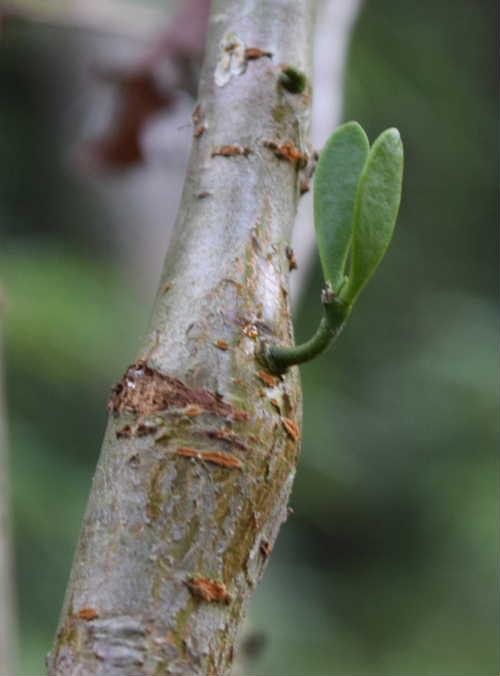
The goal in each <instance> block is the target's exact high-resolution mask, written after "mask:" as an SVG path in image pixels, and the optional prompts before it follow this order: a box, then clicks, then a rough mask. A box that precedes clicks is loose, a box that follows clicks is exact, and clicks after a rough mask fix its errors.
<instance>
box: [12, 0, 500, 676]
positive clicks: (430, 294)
mask: <svg viewBox="0 0 500 676" xmlns="http://www.w3.org/2000/svg"><path fill="white" fill-rule="evenodd" d="M137 4H138V3H131V7H132V5H137ZM158 4H159V3H157V5H158ZM163 4H168V3H163ZM496 19H497V17H496V2H494V0H478V1H472V0H420V1H419V2H414V1H413V0H366V1H365V2H364V4H363V6H362V9H361V13H360V15H359V19H358V21H357V23H356V25H355V29H354V33H353V35H352V42H351V47H350V51H349V57H348V65H347V73H346V78H345V79H346V89H345V97H346V98H345V110H344V115H343V118H344V119H357V120H359V121H360V122H361V123H362V124H363V126H365V128H366V129H367V131H368V133H369V135H370V137H371V138H372V139H373V138H374V136H375V135H376V134H378V133H379V132H380V131H381V130H382V129H384V128H385V127H387V126H393V125H395V126H398V127H399V129H400V130H401V134H402V137H403V140H404V143H405V149H406V176H405V185H404V197H403V203H402V209H401V215H400V219H399V223H398V227H397V232H396V236H395V239H394V244H393V247H392V249H391V251H390V253H389V255H388V256H387V259H386V261H385V262H384V264H383V266H382V268H381V270H380V272H379V273H378V274H377V276H376V278H375V280H374V281H373V282H372V283H371V284H370V287H369V289H368V290H367V291H366V292H365V293H364V295H363V297H362V298H361V300H360V301H359V307H358V308H357V309H356V311H355V312H354V313H353V315H352V318H351V320H350V322H349V326H348V327H347V328H346V330H345V332H344V333H343V335H342V337H341V340H340V341H339V343H338V347H337V348H336V349H335V350H334V351H332V352H331V353H329V354H328V355H326V356H324V357H322V358H321V359H318V360H317V361H315V362H313V363H311V364H310V365H307V366H304V367H303V368H302V380H303V385H304V407H305V417H304V448H303V455H302V459H301V463H300V470H299V472H298V476H297V480H296V484H295V489H294V493H293V499H292V505H293V507H294V510H295V513H294V516H293V517H292V518H290V519H289V521H288V522H287V523H286V525H284V526H283V529H282V531H281V534H280V537H279V540H278V543H277V546H276V548H275V551H274V553H273V556H272V559H271V562H270V565H269V567H268V570H267V572H266V575H265V578H264V581H263V583H262V585H261V587H260V588H259V590H258V592H257V594H256V596H255V599H254V601H253V603H252V608H251V622H250V625H251V628H250V632H251V636H250V639H249V640H248V641H247V652H248V653H249V654H248V658H247V663H246V667H245V669H246V672H245V673H246V674H255V675H256V676H295V675H296V676H313V675H314V676H316V675H317V676H320V675H321V676H330V675H332V676H420V675H429V676H493V675H496V674H497V673H498V670H499V663H498V649H497V640H498V619H499V614H498V593H497V577H496V542H497V507H496V506H497V462H496V453H495V447H496V442H497V440H498V432H499V430H498V426H499V418H498V404H499V401H498V400H499V396H498V395H499V392H498V358H497V350H496V345H497V336H498V323H497V319H496V317H497V314H496V301H497V223H496V217H497V212H496V191H497V179H498V175H497V158H496V151H497V136H496V112H497V107H496V106H497V80H496V58H497V55H496V48H495V47H496V44H495V43H496V40H495V37H496V32H495V27H496V25H497V20H496ZM90 33H91V31H90V32H89V31H88V30H82V29H80V28H74V27H73V28H70V27H68V28H64V27H61V26H58V27H54V26H51V25H50V23H43V22H41V23H34V22H30V21H13V22H11V23H9V24H8V25H6V26H5V27H4V28H3V30H2V35H1V36H0V235H1V245H0V279H1V284H2V286H3V288H4V290H5V295H6V296H7V299H8V302H7V310H6V312H5V319H4V331H5V342H6V350H5V371H6V373H5V379H6V391H7V398H8V414H9V428H10V435H9V436H10V460H11V481H12V499H13V528H14V544H15V558H16V571H17V593H18V614H19V632H20V648H19V653H20V655H19V658H20V665H19V674H20V675H21V676H31V675H34V676H38V675H39V674H42V673H44V667H43V659H44V656H45V654H46V652H47V651H48V649H49V647H50V643H51V640H52V636H53V632H54V630H55V627H56V622H57V617H58V612H59V609H60V606H61V602H62V597H63V593H64V588H65V585H66V581H67V576H68V572H69V568H70V564H71V558H72V552H73V548H74V546H75V541H76V538H77V535H78V532H79V525H80V519H81V515H82V513H83V509H84V506H85V502H86V498H87V494H88V491H89V487H90V481H91V478H92V473H93V470H94V467H95V463H96V459H97V455H98V450H99V446H100V441H101V435H102V432H103V429H104V423H105V418H106V411H105V404H106V400H107V397H108V393H109V389H110V386H111V385H112V383H113V382H114V381H115V380H116V379H117V378H118V377H119V375H120V374H121V372H122V371H123V369H124V367H125V365H127V364H128V363H129V362H130V361H131V360H132V359H133V358H134V355H135V351H136V348H137V345H138V344H139V339H140V336H141V335H142V333H143V332H144V331H145V327H146V325H147V320H148V315H149V307H150V302H151V298H152V294H153V291H154V288H155V285H156V281H157V279H158V276H159V265H160V261H161V257H162V255H163V254H162V253H161V252H162V251H163V250H164V249H165V247H166V243H167V239H168V234H167V233H166V232H165V228H164V222H165V220H166V219H168V220H169V222H170V221H171V220H172V218H173V215H174V214H175V210H176V205H177V202H178V199H179V190H180V187H181V184H182V172H181V168H182V166H183V163H184V162H185V156H186V153H187V147H185V144H184V142H183V141H182V134H183V131H182V130H183V125H184V126H186V125H189V123H190V117H189V113H190V110H191V109H190V107H189V106H188V107H187V108H186V111H188V112H186V111H184V109H183V108H182V106H181V107H180V108H179V109H178V110H177V114H178V116H179V120H180V121H179V124H178V129H179V135H178V136H177V137H176V140H174V141H172V144H171V145H170V146H169V148H170V150H169V151H168V152H169V153H170V156H169V162H168V163H167V164H169V168H167V169H161V162H162V160H161V158H159V159H158V158H157V159H156V160H155V161H153V163H152V164H150V165H148V166H147V167H139V168H136V169H132V170H128V171H127V172H120V173H109V172H107V173H103V172H91V171H88V169H87V170H83V171H82V169H81V168H80V169H76V165H77V164H78V161H77V160H76V159H75V158H77V156H78V145H79V143H81V141H82V138H84V137H85V136H86V135H89V134H91V133H92V132H93V129H94V127H95V126H98V125H99V124H100V119H101V117H102V114H103V113H102V110H103V108H104V109H105V108H106V106H107V105H109V101H107V99H106V100H105V98H106V96H107V94H103V92H102V91H101V90H100V89H99V86H98V85H92V84H89V75H88V72H87V71H88V68H87V66H88V62H89V54H92V52H93V51H94V50H96V45H97V47H98V48H99V49H98V53H99V54H100V55H101V56H102V55H104V56H105V55H106V50H107V49H109V50H111V47H112V53H113V56H114V57H115V56H116V54H117V53H118V52H119V51H120V49H121V50H122V51H124V52H127V53H128V54H130V52H131V50H132V49H136V48H138V47H137V45H136V44H135V42H134V41H133V40H132V41H128V42H126V44H125V43H123V44H122V41H120V40H119V39H118V38H116V37H113V36H111V35H109V36H107V35H105V34H103V33H99V34H96V35H91V34H90ZM325 58H328V55H327V54H325ZM97 90H98V91H97ZM103 97H104V98H103ZM96 111H97V112H96ZM183 111H184V112H183ZM100 116H101V117H100ZM96 118H97V120H96ZM189 135H190V131H189V129H188V137H189ZM176 143H177V146H176V145H175V144H176ZM172 167H174V169H175V168H176V167H177V169H176V170H175V171H174V169H172ZM179 174H180V175H181V178H179ZM145 224H146V225H147V227H146V225H145ZM156 251H160V255H159V257H158V255H157V257H156V258H154V257H153V258H151V256H152V253H151V252H156ZM134 252H135V253H136V255H134ZM155 255H156V254H155ZM151 261H152V262H151ZM320 284H321V279H320V271H319V268H318V267H317V266H316V268H315V271H314V274H313V275H312V276H311V278H310V280H309V282H308V285H307V288H306V289H305V290H304V293H303V296H302V303H301V307H300V310H299V312H298V315H297V321H296V325H297V333H298V337H299V338H304V337H306V336H307V334H309V333H310V331H311V327H312V326H313V325H314V324H315V322H316V321H317V315H318V308H317V302H316V299H317V296H318V289H319V286H320Z"/></svg>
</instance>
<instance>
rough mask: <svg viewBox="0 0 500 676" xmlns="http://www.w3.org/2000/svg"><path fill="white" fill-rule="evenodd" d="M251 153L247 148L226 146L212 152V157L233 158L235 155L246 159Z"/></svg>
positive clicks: (235, 145)
mask: <svg viewBox="0 0 500 676" xmlns="http://www.w3.org/2000/svg"><path fill="white" fill-rule="evenodd" d="M251 152H252V150H251V148H248V147H247V146H240V145H237V144H234V145H226V146H220V147H219V148H215V149H214V150H212V157H234V156H235V155H243V156H244V157H247V156H248V155H250V153H251Z"/></svg>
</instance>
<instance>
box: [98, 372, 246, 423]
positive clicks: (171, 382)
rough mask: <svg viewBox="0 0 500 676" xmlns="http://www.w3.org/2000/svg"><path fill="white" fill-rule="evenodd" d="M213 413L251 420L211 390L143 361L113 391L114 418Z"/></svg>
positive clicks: (111, 403) (110, 401)
mask: <svg viewBox="0 0 500 676" xmlns="http://www.w3.org/2000/svg"><path fill="white" fill-rule="evenodd" d="M189 407H196V408H195V410H196V412H198V411H202V412H204V413H212V414H213V415H216V416H221V417H226V418H232V419H233V420H248V413H246V411H243V410H241V409H238V408H235V407H234V406H232V405H231V404H229V403H227V402H225V401H224V400H223V399H222V398H221V395H220V394H218V393H215V392H211V391H210V390H205V389H193V388H191V387H189V386H188V385H186V384H185V383H183V382H182V381H181V380H179V379H178V378H172V377H171V376H167V375H165V374H163V373H160V372H159V371H157V370H155V369H152V368H151V367H150V366H148V365H147V364H146V362H145V361H144V360H138V361H136V362H135V363H134V364H132V365H131V366H129V368H128V369H127V371H126V372H125V375H124V376H123V377H122V378H121V380H120V381H119V382H118V383H117V384H116V385H115V387H114V388H113V390H112V393H111V398H110V400H109V403H108V409H109V410H110V411H111V412H112V413H115V414H120V413H123V412H124V411H128V412H130V413H135V414H137V415H139V416H144V417H146V416H149V415H153V414H155V413H159V412H160V411H166V410H167V409H169V408H181V409H187V410H190V409H189ZM191 410H192V408H191Z"/></svg>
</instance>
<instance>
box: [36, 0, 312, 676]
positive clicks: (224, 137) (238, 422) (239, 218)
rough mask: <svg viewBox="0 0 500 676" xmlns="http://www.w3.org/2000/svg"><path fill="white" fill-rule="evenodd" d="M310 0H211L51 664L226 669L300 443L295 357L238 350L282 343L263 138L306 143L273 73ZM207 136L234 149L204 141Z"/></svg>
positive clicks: (289, 216)
mask: <svg viewBox="0 0 500 676" xmlns="http://www.w3.org/2000/svg"><path fill="white" fill-rule="evenodd" d="M311 5H312V3H310V2H307V0H297V1H296V2H293V3H290V2H288V1H287V0H274V1H273V2H263V1H260V0H248V1H241V0H240V1H238V2H236V0H219V2H215V6H214V8H213V11H212V16H211V20H210V27H209V40H208V48H207V55H206V60H205V65H204V68H203V70H202V75H201V81H200V90H199V101H198V108H197V115H196V118H197V119H199V116H200V115H201V116H202V118H201V119H202V120H203V125H204V127H205V130H204V133H203V134H195V138H194V140H193V149H192V153H191V158H190V163H189V168H188V173H187V178H186V183H185V187H184V193H183V198H182V203H181V207H180V211H179V215H178V219H177V224H176V229H175V235H174V239H173V243H172V245H171V247H170V250H169V253H168V256H167V259H166V262H165V267H164V271H163V275H162V279H161V282H160V292H159V293H158V295H157V298H156V301H155V305H154V310H153V316H152V321H151V330H150V333H149V336H148V339H147V341H146V344H145V345H144V350H143V351H142V356H141V357H140V358H139V359H138V360H137V361H136V362H135V364H133V365H132V366H131V367H129V368H128V369H127V370H126V372H125V375H124V377H123V378H122V379H121V381H120V382H119V383H118V385H117V386H116V387H115V388H114V390H113V394H112V397H111V401H110V418H109V423H108V427H107V431H106V435H105V439H104V443H103V448H102V452H101V458H100V460H99V464H98V467H97V471H96V475H95V478H94V482H93V487H92V491H91V495H90V498H89V503H88V507H87V512H86V515H85V519H84V524H83V529H82V533H81V538H80V542H79V545H78V548H77V552H76V557H75V561H74V564H73V569H72V573H71V578H70V582H69V586H68V591H67V595H66V601H65V605H64V608H63V612H62V617H61V622H60V626H59V629H58V632H57V636H56V639H55V643H54V647H53V651H52V653H51V655H50V656H49V658H48V664H49V673H50V674H51V675H56V674H57V675H66V674H86V675H87V674H98V675H102V676H104V675H105V674H108V675H109V674H113V676H119V675H126V676H132V675H133V674H151V675H153V674H154V675H155V676H159V675H161V674H177V675H179V676H180V675H186V676H188V675H189V676H192V675H193V674H217V675H222V674H227V673H228V672H229V670H230V668H231V663H232V660H233V655H234V644H235V641H236V638H237V633H238V629H239V627H240V625H241V622H242V619H243V616H244V612H245V609H246V606H247V603H248V600H249V597H250V595H251V594H252V593H253V591H254V589H255V586H256V584H257V582H258V581H259V579H260V577H261V575H262V573H263V570H264V567H265V565H266V561H267V559H268V557H269V554H270V553H271V550H272V546H273V543H274V541H275V539H276V536H277V533H278V530H279V527H280V525H281V524H282V523H283V521H285V519H286V517H287V503H288V498H289V494H290V490H291V487H292V482H293V478H294V474H295V469H296V463H297V459H298V453H299V447H300V422H301V400H300V384H299V379H298V371H297V369H291V370H290V373H287V374H286V375H284V376H283V377H281V378H273V377H271V378H266V376H265V375H264V376H263V373H265V372H263V371H262V366H260V365H259V364H258V362H257V360H256V357H255V353H256V346H257V344H258V340H259V339H260V338H275V339H276V340H279V341H282V342H290V341H292V325H291V319H290V311H289V294H288V274H289V260H288V257H287V247H288V246H289V241H290V236H291V230H292V225H293V222H294V218H295V212H296V207H297V200H298V198H299V194H300V180H301V177H300V167H298V166H297V162H288V161H283V160H282V159H279V158H278V157H276V156H275V152H274V151H273V150H272V149H270V148H267V147H266V146H265V143H269V142H273V143H275V144H276V147H282V146H283V145H284V144H290V146H289V147H293V148H298V149H300V152H301V153H307V152H308V148H307V147H305V145H304V144H305V139H306V138H307V132H308V126H309V114H310V97H311V92H310V86H309V85H308V86H307V88H306V90H305V92H304V93H302V94H291V93H289V92H287V91H285V90H284V89H283V88H282V87H281V86H280V84H279V74H280V72H281V68H280V66H282V64H290V65H292V66H293V67H294V68H296V69H298V70H300V71H301V72H304V73H305V74H306V75H307V76H308V77H309V75H310V72H311V71H310V60H309V56H310V55H309V47H310V45H311V34H310V31H311V18H312V17H311V15H310V13H311ZM248 50H251V51H248ZM255 50H262V52H263V53H265V55H266V57H265V58H256V57H255V54H256V53H257V52H256V51H255ZM268 53H269V54H272V57H271V56H268ZM249 55H250V56H249ZM195 125H196V122H195ZM224 147H238V148H248V149H249V150H250V151H251V152H248V153H231V154H229V155H225V154H222V155H221V154H220V153H217V152H215V151H216V150H217V149H220V148H224ZM201 195H203V199H201V198H200V196H201ZM165 288H168V289H169V291H168V293H163V292H162V290H164V289H165ZM117 339H119V338H117ZM221 345H222V346H224V347H223V349H221V347H220V346H221Z"/></svg>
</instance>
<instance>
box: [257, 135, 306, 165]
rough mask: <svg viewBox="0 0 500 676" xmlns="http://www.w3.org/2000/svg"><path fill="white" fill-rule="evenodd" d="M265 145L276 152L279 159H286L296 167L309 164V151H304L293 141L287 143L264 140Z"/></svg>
mask: <svg viewBox="0 0 500 676" xmlns="http://www.w3.org/2000/svg"><path fill="white" fill-rule="evenodd" d="M263 145H264V146H265V147H266V148H269V150H272V152H273V153H274V154H275V156H276V157H277V158H278V159H279V160H285V161H286V162H290V164H293V165H295V166H296V167H298V168H300V169H302V168H304V167H305V166H306V165H307V162H308V159H309V156H308V154H307V153H305V152H302V150H300V149H299V148H297V146H296V145H295V144H294V143H292V142H291V141H287V142H286V143H276V142H275V141H264V143H263Z"/></svg>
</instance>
